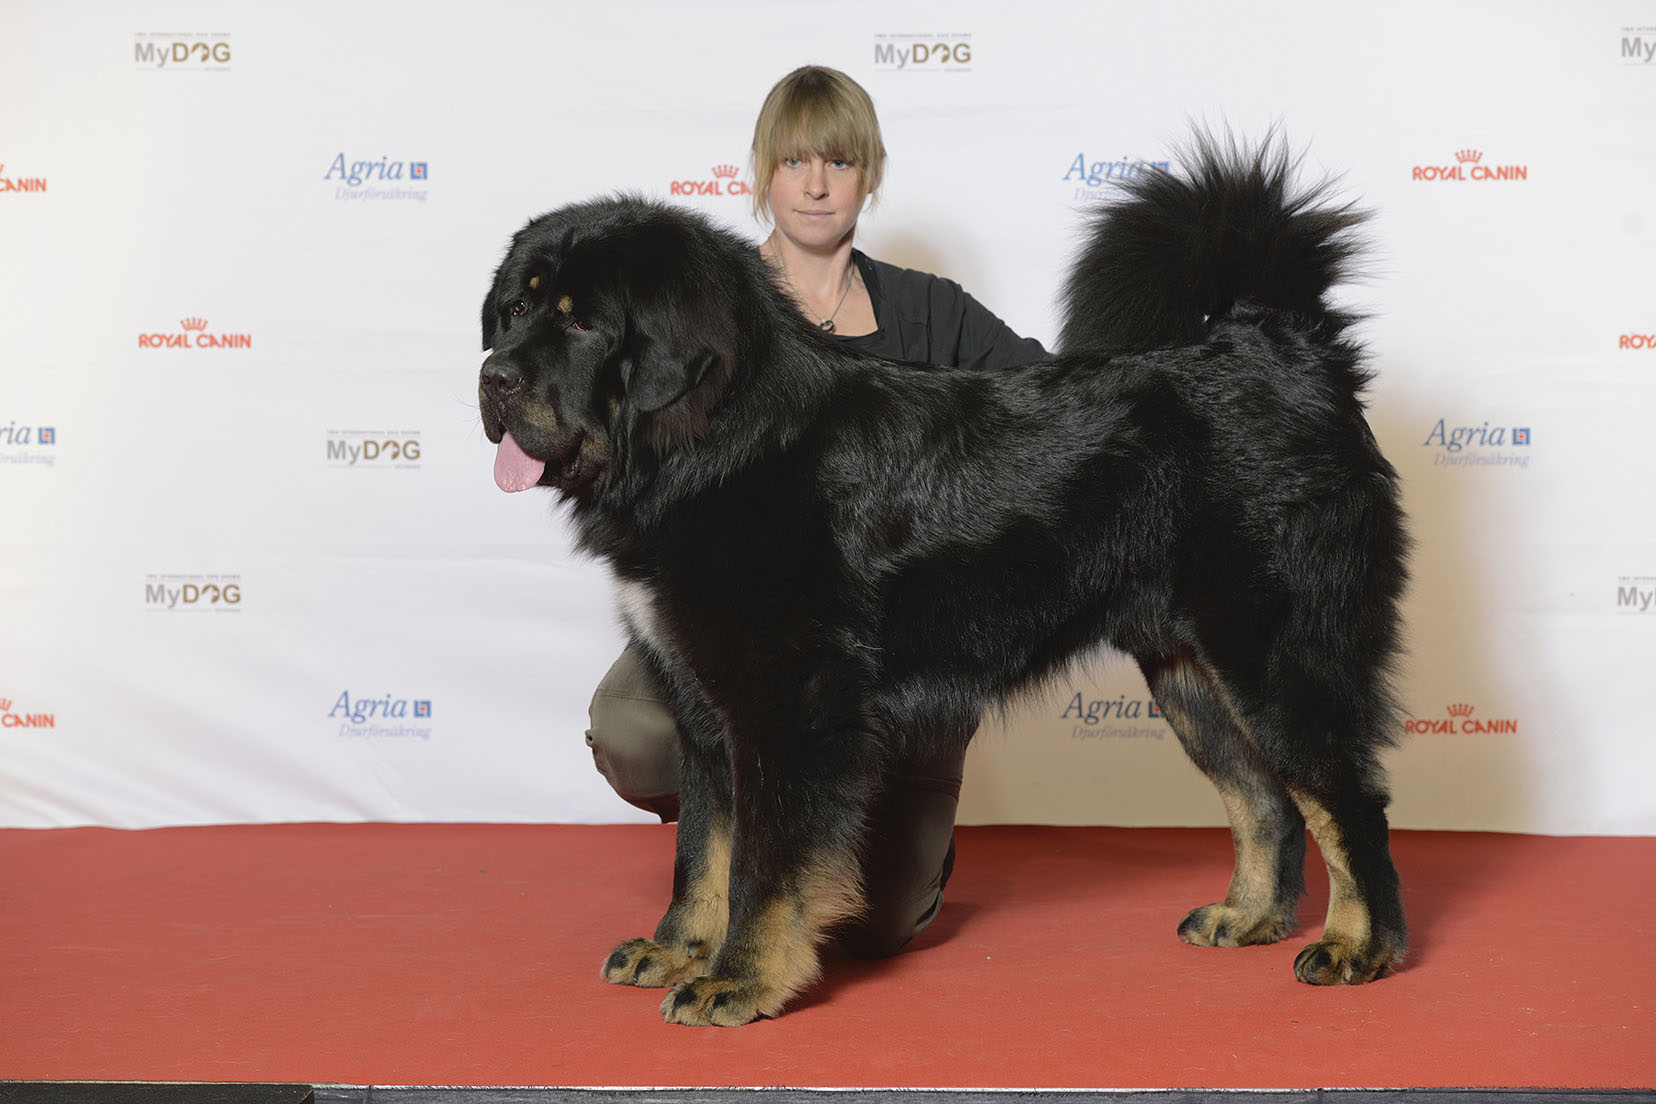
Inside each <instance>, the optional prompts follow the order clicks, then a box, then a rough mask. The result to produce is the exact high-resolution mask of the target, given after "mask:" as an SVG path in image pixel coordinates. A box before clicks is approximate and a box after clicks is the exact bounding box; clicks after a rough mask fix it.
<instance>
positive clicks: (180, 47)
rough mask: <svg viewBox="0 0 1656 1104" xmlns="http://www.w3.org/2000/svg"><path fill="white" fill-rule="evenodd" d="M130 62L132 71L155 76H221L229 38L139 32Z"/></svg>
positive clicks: (226, 65) (227, 63)
mask: <svg viewBox="0 0 1656 1104" xmlns="http://www.w3.org/2000/svg"><path fill="white" fill-rule="evenodd" d="M132 60H133V65H134V67H135V68H138V69H148V70H151V71H156V72H159V71H161V70H171V71H173V72H180V71H194V72H213V71H220V72H222V71H224V70H227V69H229V68H230V36H229V35H227V34H223V33H212V34H174V33H171V32H166V31H162V32H156V33H145V32H143V31H140V32H139V33H138V35H137V40H136V43H135V44H134V46H133V50H132Z"/></svg>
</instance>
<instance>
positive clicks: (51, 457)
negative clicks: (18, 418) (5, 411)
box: [0, 422, 57, 468]
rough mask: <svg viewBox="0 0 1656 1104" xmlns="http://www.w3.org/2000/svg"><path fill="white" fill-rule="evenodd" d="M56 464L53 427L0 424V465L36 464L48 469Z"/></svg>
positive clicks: (55, 441) (55, 442)
mask: <svg viewBox="0 0 1656 1104" xmlns="http://www.w3.org/2000/svg"><path fill="white" fill-rule="evenodd" d="M56 463H57V428H56V427H55V426H42V425H18V424H17V423H16V422H5V423H0V464H38V465H40V466H41V467H43V468H49V467H52V466H53V465H54V464H56Z"/></svg>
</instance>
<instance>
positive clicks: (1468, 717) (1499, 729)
mask: <svg viewBox="0 0 1656 1104" xmlns="http://www.w3.org/2000/svg"><path fill="white" fill-rule="evenodd" d="M1444 712H1445V713H1447V714H1448V716H1446V717H1411V718H1410V719H1408V720H1406V721H1404V722H1403V731H1405V732H1407V733H1409V734H1410V735H1411V736H1424V735H1430V736H1460V735H1464V734H1467V733H1480V732H1492V733H1496V734H1498V735H1503V736H1511V735H1516V734H1517V732H1518V722H1517V721H1516V720H1514V719H1512V718H1511V717H1500V718H1488V717H1477V716H1474V714H1475V713H1477V709H1476V708H1475V707H1473V706H1472V705H1469V704H1468V703H1466V702H1455V703H1454V704H1453V705H1450V706H1449V707H1447V708H1446V709H1445V710H1444Z"/></svg>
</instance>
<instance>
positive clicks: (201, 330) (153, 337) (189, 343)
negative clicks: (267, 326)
mask: <svg viewBox="0 0 1656 1104" xmlns="http://www.w3.org/2000/svg"><path fill="white" fill-rule="evenodd" d="M138 347H139V348H140V349H251V348H252V347H253V335H252V334H246V333H231V334H216V333H211V332H209V330H208V329H207V320H206V319H205V318H201V317H199V316H196V315H192V316H191V317H189V318H181V319H179V320H178V329H176V330H174V331H173V332H171V333H164V332H162V331H160V330H155V331H152V332H150V333H141V334H139V335H138Z"/></svg>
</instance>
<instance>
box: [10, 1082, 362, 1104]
mask: <svg viewBox="0 0 1656 1104" xmlns="http://www.w3.org/2000/svg"><path fill="white" fill-rule="evenodd" d="M347 1099H350V1098H348V1097H347ZM315 1100H316V1094H315V1093H314V1092H313V1091H312V1090H311V1087H310V1086H309V1085H255V1084H239V1083H238V1084H212V1083H194V1082H192V1083H188V1084H185V1083H178V1082H173V1083H168V1082H161V1081H0V1104H315Z"/></svg>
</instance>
